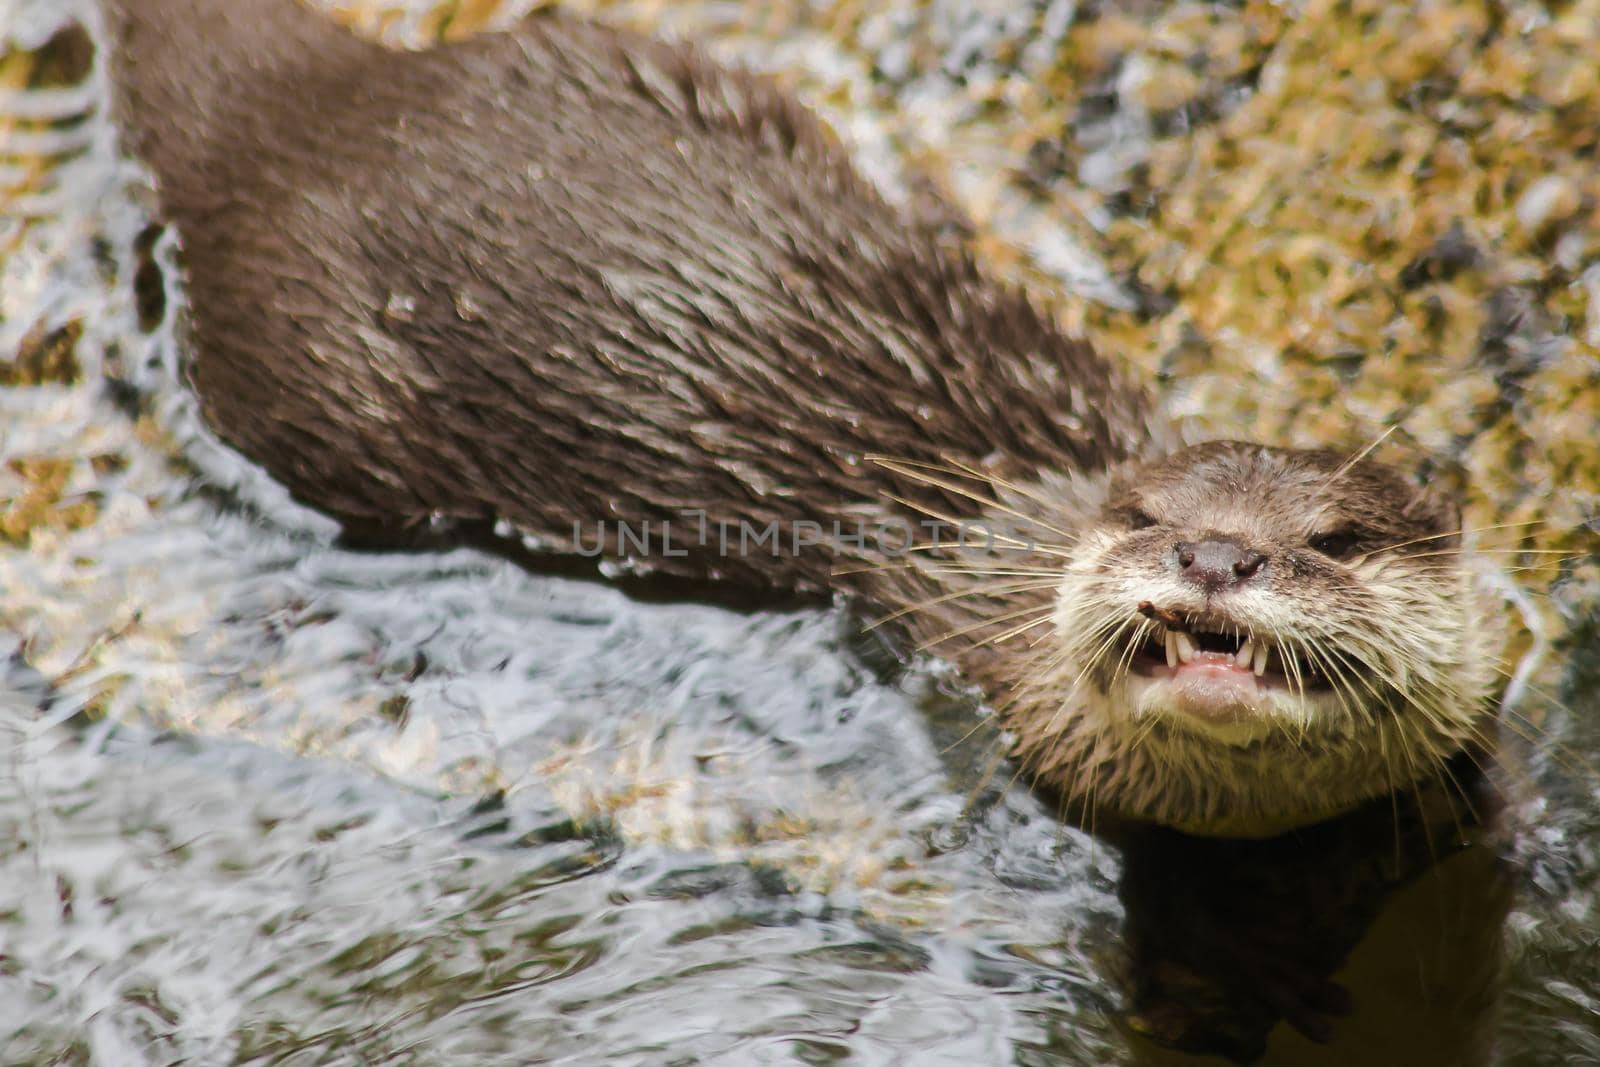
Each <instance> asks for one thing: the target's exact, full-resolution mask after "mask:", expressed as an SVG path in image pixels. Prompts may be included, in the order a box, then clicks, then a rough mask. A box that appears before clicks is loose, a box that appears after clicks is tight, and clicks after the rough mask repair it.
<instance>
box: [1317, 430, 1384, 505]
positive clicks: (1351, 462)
mask: <svg viewBox="0 0 1600 1067" xmlns="http://www.w3.org/2000/svg"><path fill="white" fill-rule="evenodd" d="M1399 428H1400V424H1399V423H1398V422H1397V423H1395V424H1394V425H1392V426H1390V427H1389V428H1388V429H1387V430H1385V431H1383V432H1382V433H1381V434H1379V435H1378V436H1377V437H1376V438H1374V439H1373V441H1372V443H1371V444H1369V445H1367V447H1366V448H1363V449H1362V450H1361V451H1360V452H1357V453H1356V454H1355V455H1353V456H1351V457H1350V458H1349V459H1347V460H1345V461H1344V463H1343V464H1342V465H1341V466H1340V467H1339V469H1338V470H1336V471H1334V472H1333V473H1332V474H1330V475H1328V477H1327V478H1326V480H1324V481H1323V483H1322V488H1324V489H1326V488H1327V487H1328V486H1330V485H1332V484H1333V483H1334V482H1336V481H1338V480H1339V479H1340V478H1342V477H1344V476H1345V475H1346V474H1348V473H1349V472H1350V470H1351V468H1353V467H1354V466H1355V465H1356V464H1357V463H1360V462H1361V461H1362V460H1364V459H1366V458H1367V457H1368V456H1370V455H1371V454H1372V451H1373V449H1375V448H1377V447H1378V446H1379V445H1381V444H1383V442H1384V441H1386V440H1388V439H1389V435H1390V434H1392V433H1394V432H1395V431H1396V430H1398V429H1399Z"/></svg>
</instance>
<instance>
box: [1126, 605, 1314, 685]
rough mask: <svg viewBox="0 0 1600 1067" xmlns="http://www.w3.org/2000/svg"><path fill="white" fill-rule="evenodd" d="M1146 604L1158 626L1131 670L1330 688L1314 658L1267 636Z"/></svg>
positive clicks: (1153, 674) (1147, 613)
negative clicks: (1244, 677)
mask: <svg viewBox="0 0 1600 1067" xmlns="http://www.w3.org/2000/svg"><path fill="white" fill-rule="evenodd" d="M1147 606H1148V605H1146V604H1141V605H1140V612H1141V614H1144V615H1145V616H1146V617H1147V618H1150V619H1152V620H1154V621H1155V622H1156V623H1157V625H1156V628H1155V630H1154V631H1153V632H1152V633H1151V634H1150V635H1149V636H1148V637H1146V638H1145V640H1144V642H1143V643H1142V644H1141V645H1140V646H1139V648H1138V650H1137V651H1136V652H1135V653H1134V655H1133V659H1132V661H1131V663H1130V668H1131V669H1132V670H1134V671H1135V672H1137V673H1139V674H1142V675H1145V676H1147V677H1162V676H1165V677H1169V678H1176V677H1178V675H1179V674H1180V673H1184V672H1187V671H1191V670H1208V671H1218V670H1221V671H1229V672H1234V673H1237V674H1247V673H1248V674H1253V675H1254V676H1255V677H1256V678H1257V679H1258V680H1259V682H1260V683H1262V684H1265V685H1270V686H1284V687H1289V688H1293V689H1301V690H1311V689H1330V688H1332V683H1331V682H1330V681H1329V679H1328V678H1327V676H1326V675H1325V674H1323V672H1322V671H1320V670H1318V669H1317V666H1316V664H1315V663H1313V662H1312V661H1311V660H1310V659H1309V658H1307V657H1306V656H1304V655H1302V654H1301V653H1299V652H1297V651H1296V650H1294V649H1292V648H1289V647H1287V646H1285V645H1283V644H1281V643H1279V642H1275V641H1273V640H1272V639H1271V638H1269V637H1265V636H1252V635H1250V634H1249V633H1248V632H1247V631H1246V630H1244V629H1242V628H1240V627H1236V626H1234V625H1232V624H1229V623H1226V622H1221V621H1211V620H1204V619H1190V618H1185V617H1181V616H1178V615H1175V614H1173V613H1171V612H1167V611H1163V610H1161V609H1155V608H1152V609H1150V610H1146V608H1147Z"/></svg>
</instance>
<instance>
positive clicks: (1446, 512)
mask: <svg viewBox="0 0 1600 1067" xmlns="http://www.w3.org/2000/svg"><path fill="white" fill-rule="evenodd" d="M1460 550H1461V546H1460V518H1459V513H1458V511H1457V509H1456V507H1455V506H1454V505H1453V504H1452V503H1450V502H1449V501H1447V500H1445V499H1443V498H1441V497H1440V496H1439V495H1437V494H1435V493H1433V492H1431V491H1429V490H1427V489H1424V488H1419V487H1417V486H1415V485H1413V484H1412V483H1411V482H1410V481H1408V480H1407V479H1406V478H1405V477H1404V476H1402V475H1401V474H1400V473H1399V472H1398V471H1396V470H1394V469H1392V468H1390V467H1387V466H1385V465H1382V464H1379V463H1376V462H1373V461H1370V460H1366V459H1356V460H1350V459H1349V458H1348V457H1344V456H1339V455H1336V454H1333V453H1329V452H1320V451H1294V450H1287V449H1274V448H1266V447H1263V446H1259V445H1252V444H1243V443H1237V442H1213V443H1209V444H1203V445H1197V446H1194V447H1190V448H1186V449H1183V450H1181V451H1178V452H1175V453H1173V454H1171V455H1169V456H1166V457H1164V458H1162V459H1160V460H1156V461H1153V462H1149V463H1145V464H1142V465H1139V466H1137V467H1134V468H1132V469H1129V470H1126V471H1124V472H1122V473H1121V474H1119V475H1118V476H1116V477H1115V478H1114V479H1113V480H1112V482H1111V484H1110V485H1109V487H1108V491H1107V495H1106V498H1105V501H1104V503H1103V505H1102V507H1101V511H1100V514H1099V515H1098V517H1097V518H1096V519H1095V520H1094V521H1093V522H1091V523H1090V524H1089V525H1088V526H1087V528H1086V529H1084V530H1083V531H1082V536H1081V537H1080V538H1079V540H1078V541H1077V542H1076V544H1075V545H1074V546H1073V547H1072V549H1071V552H1070V559H1069V562H1068V564H1067V567H1066V573H1065V574H1064V576H1063V579H1062V581H1061V584H1060V587H1059V590H1058V594H1057V600H1056V605H1055V614H1054V625H1055V634H1054V642H1053V644H1054V650H1053V654H1052V656H1051V658H1050V660H1049V661H1048V662H1049V663H1050V666H1049V668H1048V669H1047V670H1046V671H1044V672H1043V673H1046V674H1047V675H1048V676H1049V677H1050V679H1051V682H1052V684H1050V685H1049V686H1048V687H1040V686H1032V687H1030V691H1031V693H1032V694H1034V695H1033V696H1032V697H1031V699H1030V700H1029V701H1027V703H1029V704H1031V705H1032V706H1031V708H1030V710H1029V713H1028V714H1026V715H1023V716H1015V715H1014V716H1013V718H1012V722H1013V727H1014V729H1016V730H1017V732H1018V734H1019V741H1020V742H1021V750H1022V751H1023V753H1024V757H1025V759H1026V760H1027V762H1029V763H1030V764H1031V765H1032V766H1033V768H1034V770H1035V771H1036V772H1037V773H1039V774H1041V776H1043V777H1044V778H1046V779H1047V780H1051V781H1053V782H1054V783H1055V784H1057V785H1059V786H1061V787H1062V788H1064V789H1066V790H1067V791H1068V792H1070V793H1075V794H1078V795H1080V796H1082V797H1084V798H1085V799H1086V800H1089V801H1091V802H1093V803H1095V804H1097V805H1099V806H1102V807H1103V806H1106V805H1109V806H1111V807H1113V808H1115V809H1116V810H1118V811H1120V812H1122V813H1124V814H1128V815H1133V816H1138V817H1146V818H1152V819H1155V820H1157V821H1160V822H1164V823H1168V824H1170V825H1176V826H1179V827H1180V828H1185V829H1190V830H1194V831H1197V832H1208V833H1222V834H1254V835H1259V834H1267V833H1273V832H1277V831H1280V830H1283V829H1287V828H1289V827H1292V826H1296V825H1302V824H1305V823H1308V822H1312V821H1315V820H1317V819H1320V818H1324V817H1327V816H1330V815H1333V814H1336V813H1338V812H1341V811H1344V810H1347V809H1349V808H1351V807H1353V806H1355V805H1356V804H1358V803H1359V802H1361V801H1362V800H1365V799H1367V798H1369V797H1374V796H1378V795H1381V794H1384V793H1386V792H1390V791H1393V790H1396V789H1401V788H1405V787H1406V786H1408V785H1410V784H1412V783H1415V782H1418V781H1420V780H1422V779H1424V778H1425V777H1427V776H1432V775H1441V774H1445V773H1447V771H1446V770H1445V767H1444V764H1445V761H1446V760H1447V759H1448V758H1449V757H1451V756H1453V755H1454V754H1455V753H1457V752H1458V751H1460V750H1461V749H1462V748H1463V747H1465V746H1467V745H1468V744H1471V743H1472V742H1473V741H1474V740H1475V739H1477V738H1479V737H1480V736H1481V730H1482V726H1483V719H1484V715H1485V704H1486V701H1485V696H1486V694H1487V692H1488V690H1489V688H1490V679H1491V677H1492V671H1493V663H1494V661H1495V656H1496V653H1497V652H1498V648H1497V647H1496V643H1495V641H1494V640H1493V638H1492V636H1487V635H1485V634H1484V633H1483V632H1482V630H1483V626H1484V622H1485V619H1486V618H1488V617H1489V615H1490V613H1489V612H1487V611H1485V610H1483V609H1482V608H1481V607H1479V606H1478V604H1477V603H1476V597H1475V594H1474V587H1473V583H1472V581H1471V579H1470V578H1469V576H1468V573H1467V568H1466V567H1465V566H1464V565H1463V560H1462V559H1461V556H1460ZM1045 691H1050V692H1054V693H1055V694H1058V695H1060V696H1061V698H1062V701H1063V703H1062V706H1060V707H1059V708H1055V709H1046V708H1044V707H1040V706H1039V701H1040V698H1039V696H1038V694H1040V693H1042V692H1045ZM1047 710H1048V711H1049V713H1048V714H1045V712H1046V711H1047Z"/></svg>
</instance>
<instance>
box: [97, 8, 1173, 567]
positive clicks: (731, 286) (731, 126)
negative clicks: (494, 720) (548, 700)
mask: <svg viewBox="0 0 1600 1067" xmlns="http://www.w3.org/2000/svg"><path fill="white" fill-rule="evenodd" d="M109 14H110V23H111V27H112V32H113V37H114V55H113V60H112V67H113V78H114V83H115V85H116V87H117V95H118V98H119V103H118V108H119V119H120V122H121V125H122V128H123V129H124V130H125V131H127V134H128V140H129V144H128V147H129V148H130V149H131V150H132V151H133V152H134V153H135V154H137V155H138V156H139V157H140V158H142V159H143V160H144V161H146V162H147V164H148V165H149V166H150V167H151V168H152V170H153V171H154V173H155V176H156V179H157V182H158V187H159V188H158V192H159V195H160V199H161V202H162V204H163V209H164V212H165V215H166V217H167V219H169V220H170V221H172V222H174V223H176V225H177V228H178V232H179V236H180V242H181V249H182V260H183V263H184V267H185V272H186V275H187V283H188V285H187V287H188V294H189V299H190V304H191V305H192V307H191V311H190V315H191V319H192V325H193V331H194V341H195V349H196V354H195V359H194V363H193V365H192V368H191V377H192V380H193V384H194V386H195V388H196V389H197V391H198V393H199V395H200V398H201V403H202V408H203V411H204V413H205V415H206V417H207V420H208V421H209V422H210V423H211V425H212V426H213V428H214V429H215V430H216V432H218V433H219V434H220V435H221V436H222V437H223V438H224V439H225V440H226V441H228V442H229V443H230V444H232V445H234V446H235V447H237V448H238V449H240V450H241V451H243V452H244V453H246V454H247V455H249V456H251V457H252V458H254V459H255V460H257V461H258V462H260V463H262V464H263V465H265V466H266V467H267V468H268V469H269V470H270V471H271V472H272V473H273V474H274V476H276V477H277V478H278V479H280V480H281V481H282V482H284V483H285V484H286V485H287V486H288V487H289V488H290V490H291V491H292V492H293V493H294V494H295V495H296V496H297V497H299V498H300V499H301V500H303V501H304V502H306V503H309V504H311V505H313V506H315V507H318V508H321V509H323V510H325V511H327V512H330V513H331V514H333V515H334V516H336V517H338V518H340V519H341V520H343V521H344V522H346V523H347V524H349V525H350V526H352V527H356V528H360V529H362V530H364V531H366V532H367V534H369V535H370V534H371V533H372V532H373V531H378V532H379V535H380V536H382V535H383V534H384V532H390V533H393V534H394V535H395V536H397V537H398V536H399V534H400V532H401V531H403V530H404V529H405V528H407V527H408V526H413V525H415V524H416V523H418V522H422V521H425V520H426V519H428V518H430V517H432V518H435V519H437V518H440V517H445V518H451V519H461V520H485V519H496V518H504V519H509V520H510V521H512V522H513V523H514V524H515V525H517V526H518V527H519V528H521V529H523V530H524V531H526V532H530V533H533V534H536V535H539V536H541V537H542V538H544V539H545V540H547V541H548V542H549V543H552V544H554V545H556V546H558V547H562V546H568V545H570V544H571V542H572V540H573V535H574V530H573V524H574V522H584V523H593V522H595V521H597V520H607V521H611V520H624V521H629V522H634V523H638V522H645V521H652V520H654V521H660V520H662V519H667V518H673V517H675V516H676V515H677V513H678V511H679V510H680V509H704V511H705V513H706V514H707V516H708V517H709V519H710V520H711V521H714V522H715V521H728V520H748V521H753V522H757V523H766V522H777V523H779V524H780V525H782V526H785V527H787V526H788V525H791V524H793V523H795V522H798V521H827V520H830V519H834V518H836V517H838V516H840V515H847V514H849V515H855V514H860V513H862V512H863V511H865V512H877V513H882V512H883V511H885V510H888V511H895V510H896V509H898V508H900V507H901V505H897V504H893V503H891V502H889V498H890V497H893V496H899V497H907V498H915V499H917V500H918V501H919V503H921V504H924V505H927V506H944V507H950V506H952V505H953V498H941V492H940V490H938V489H937V488H930V487H929V486H927V485H925V484H921V482H920V481H918V480H907V479H905V478H902V477H901V476H900V475H898V474H896V473H894V472H893V471H890V470H887V469H884V468H882V467H879V466H876V465H874V464H872V463H870V462H866V461H865V457H866V456H868V455H869V454H871V453H889V454H892V455H895V456H897V457H900V458H903V459H905V460H909V461H923V462H937V461H940V460H941V459H948V458H955V459H958V460H961V461H965V462H979V461H985V460H986V461H987V462H988V463H989V464H991V465H994V464H997V463H998V464H999V465H1000V466H1002V467H1009V468H1011V469H1016V470H1026V471H1032V470H1040V469H1056V470H1062V469H1073V468H1084V467H1089V468H1098V467H1101V466H1104V465H1106V464H1107V463H1110V462H1113V461H1116V460H1119V459H1122V458H1124V457H1126V456H1127V455H1129V454H1132V453H1135V452H1137V451H1139V450H1140V449H1141V447H1142V445H1143V443H1144V442H1145V440H1146V439H1147V437H1148V433H1149V428H1148V426H1147V423H1148V419H1149V409H1148V405H1147V402H1146V400H1145V398H1144V396H1143V394H1142V393H1141V392H1140V391H1139V390H1138V389H1137V388H1135V387H1134V386H1132V385H1131V384H1129V382H1128V381H1127V380H1126V379H1125V378H1123V377H1122V375H1121V374H1120V373H1119V372H1118V371H1115V370H1113V369H1112V368H1111V367H1110V366H1109V365H1108V364H1107V363H1106V362H1105V361H1103V360H1102V359H1100V358H1099V357H1097V356H1096V355H1095V354H1094V353H1093V352H1092V351H1091V350H1090V349H1089V348H1088V346H1087V345H1085V344H1084V343H1082V342H1080V341H1078V340H1075V339H1072V338H1070V337H1068V336H1066V335H1065V334H1063V333H1062V332H1061V331H1060V330H1059V329H1058V328H1057V327H1056V326H1055V325H1054V324H1053V323H1052V322H1051V321H1050V320H1049V319H1048V318H1047V317H1045V316H1043V315H1041V314H1040V313H1039V312H1038V311H1036V310H1035V308H1034V307H1033V306H1031V305H1030V303H1029V302H1028V300H1027V299H1025V298H1024V297H1023V296H1022V295H1021V294H1019V293H1017V292H1015V291H1012V290H1011V289H1009V288H1007V287H1004V286H1001V285H999V284H996V283H993V282H991V281H989V280H987V279H985V278H984V277H983V276H982V275H981V274H980V273H979V272H978V270H977V269H976V267H975V266H974V264H973V263H972V262H971V260H970V259H969V258H968V257H967V256H966V255H965V254H963V253H961V252H960V251H957V250H952V249H950V248H949V247H947V245H948V242H947V241H942V240H941V238H940V236H939V234H938V232H937V228H936V226H935V225H934V223H933V221H931V220H928V219H922V218H918V217H913V216H912V215H911V214H909V213H907V212H904V211H900V210H896V209H893V208H891V207H890V206H889V205H887V204H886V203H885V202H884V201H883V200H882V199H881V198H880V197H879V196H878V194H877V193H876V192H874V190H873V189H871V188H870V187H869V186H868V185H867V184H865V183H864V182H863V181H862V180H861V179H860V178H858V177H857V176H856V175H855V174H854V173H853V172H852V170H851V169H850V167H849V164H848V162H847V160H846V158H845V156H844V153H843V152H842V150H841V149H840V147H839V146H838V145H837V144H836V143H835V141H834V140H833V139H832V137H831V136H830V135H829V133H828V131H827V130H826V129H825V128H823V127H822V126H821V125H820V124H819V123H818V122H817V121H816V120H815V119H814V118H813V117H812V116H811V115H810V114H809V113H808V112H806V111H805V110H804V109H802V108H801V107H799V106H798V105H797V104H795V103H794V102H793V101H792V100H790V99H789V98H787V97H786V96H785V95H783V94H782V93H781V92H780V91H778V90H777V89H776V88H775V87H774V86H773V85H772V84H770V83H769V82H768V81H766V80H764V79H762V78H759V77H755V76H752V75H749V74H745V73H741V72H730V71H726V70H723V69H720V68H718V67H715V66H713V65H712V64H710V63H709V62H708V61H707V60H705V59H704V58H703V57H702V56H701V55H700V54H698V53H697V52H695V51H694V50H692V49H689V48H684V47H676V46H670V45H667V44H663V43H660V42H656V41H652V40H649V39H646V38H642V37H638V36H634V35H630V34H626V33H622V32H618V31H615V30H611V29H606V28H602V27H597V26H594V25H590V24H585V23H580V22H576V21H573V20H569V19H566V18H562V17H557V16H551V15H544V16H536V17H533V18H530V19H529V20H527V21H526V22H524V23H523V24H522V25H521V26H519V27H518V28H517V29H516V30H515V31H514V32H510V33H504V34H489V35H483V36H480V37H477V38H474V39H472V40H469V41H466V42H463V43H458V44H451V45H446V46H441V47H438V48H435V49H433V50H430V51H426V52H420V53H404V52H397V51H391V50H388V49H385V48H382V47H380V46H377V45H375V44H373V43H370V42H366V41H363V40H360V39H357V38H356V37H354V36H353V35H351V34H349V33H347V32H345V31H344V30H342V29H341V28H340V27H338V26H336V25H334V24H332V23H331V22H329V21H328V20H327V19H326V18H324V17H322V16H319V15H318V14H316V13H314V12H311V11H308V10H305V9H303V8H301V7H300V6H298V5H297V4H296V3H295V2H294V0H112V2H111V3H110V5H109ZM613 550H616V549H615V546H613ZM657 562H666V563H669V564H670V565H671V566H673V567H674V568H676V569H677V570H679V571H682V572H685V573H690V574H696V575H702V574H708V573H718V574H722V575H724V576H732V577H740V578H743V579H744V580H747V581H753V582H756V583H759V584H763V585H774V586H782V587H789V588H817V587H822V586H826V585H827V584H828V582H829V576H828V573H829V568H828V565H827V563H828V561H827V560H826V559H825V558H822V557H821V556H820V555H819V556H818V557H817V558H815V559H813V558H811V557H808V556H805V554H804V553H802V554H801V557H800V558H796V557H792V556H787V557H785V558H781V559H775V558H773V557H770V556H763V555H761V554H757V555H756V556H753V557H750V558H746V559H732V558H726V557H721V558H717V554H714V553H710V552H691V554H690V556H689V557H687V558H682V559H673V560H667V561H657Z"/></svg>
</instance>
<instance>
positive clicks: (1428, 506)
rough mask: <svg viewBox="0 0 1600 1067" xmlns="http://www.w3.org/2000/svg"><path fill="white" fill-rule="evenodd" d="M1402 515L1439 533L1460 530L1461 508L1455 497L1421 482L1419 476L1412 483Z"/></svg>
mask: <svg viewBox="0 0 1600 1067" xmlns="http://www.w3.org/2000/svg"><path fill="white" fill-rule="evenodd" d="M1402 514H1404V515H1405V517H1406V518H1407V519H1410V520H1412V521H1413V522H1417V523H1423V524H1426V525H1427V526H1430V527H1432V528H1433V529H1435V530H1439V531H1441V532H1443V531H1450V532H1456V531H1459V530H1460V529H1461V507H1460V505H1458V504H1457V503H1456V501H1455V497H1454V496H1453V495H1451V494H1448V493H1444V492H1440V491H1439V490H1438V489H1435V488H1434V487H1433V486H1432V485H1430V484H1427V483H1423V482H1421V480H1420V476H1419V477H1418V480H1417V481H1416V482H1413V485H1412V493H1411V499H1410V500H1409V501H1408V502H1407V503H1406V506H1405V509H1404V511H1403V512H1402Z"/></svg>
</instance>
